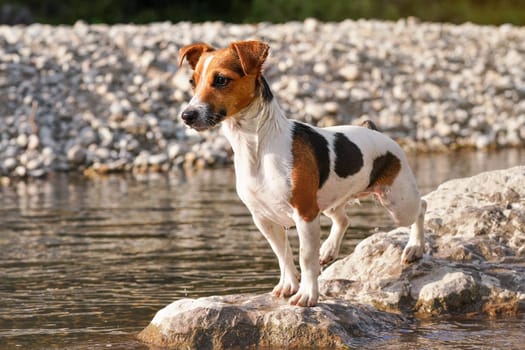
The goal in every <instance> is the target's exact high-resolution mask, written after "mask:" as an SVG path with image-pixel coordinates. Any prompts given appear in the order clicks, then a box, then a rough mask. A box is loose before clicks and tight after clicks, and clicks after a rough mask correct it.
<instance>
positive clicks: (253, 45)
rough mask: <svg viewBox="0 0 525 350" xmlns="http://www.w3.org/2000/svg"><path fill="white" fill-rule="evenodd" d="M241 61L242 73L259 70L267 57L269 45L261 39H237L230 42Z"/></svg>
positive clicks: (257, 71)
mask: <svg viewBox="0 0 525 350" xmlns="http://www.w3.org/2000/svg"><path fill="white" fill-rule="evenodd" d="M230 49H232V50H234V51H235V53H237V56H239V60H240V61H241V66H242V70H243V71H244V74H246V75H249V74H254V73H257V74H258V73H259V72H260V71H261V67H262V65H263V63H264V61H265V60H266V57H268V51H269V49H270V47H269V46H268V44H266V43H263V42H262V41H256V40H252V41H237V42H234V43H231V44H230Z"/></svg>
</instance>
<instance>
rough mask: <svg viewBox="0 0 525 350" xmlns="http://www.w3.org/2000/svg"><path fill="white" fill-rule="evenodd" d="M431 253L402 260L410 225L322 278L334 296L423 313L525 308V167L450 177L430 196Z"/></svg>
mask: <svg viewBox="0 0 525 350" xmlns="http://www.w3.org/2000/svg"><path fill="white" fill-rule="evenodd" d="M425 199H426V201H427V203H428V209H427V214H426V218H425V228H426V237H425V238H426V239H425V241H426V248H425V255H424V256H423V258H422V259H420V260H419V261H416V262H415V263H413V264H411V265H402V264H400V259H401V253H402V251H403V247H404V245H405V244H406V242H407V240H408V229H406V228H400V229H396V230H393V231H391V232H388V233H384V232H382V233H377V234H374V235H372V236H370V237H368V238H366V239H365V240H363V241H362V242H360V243H359V244H358V245H357V247H356V249H355V251H354V252H353V253H352V254H351V255H349V256H348V257H346V258H344V259H342V260H340V261H337V262H335V263H334V264H333V265H331V266H330V267H329V268H328V269H326V270H325V271H324V272H323V274H322V275H321V277H320V285H321V292H322V293H324V294H325V295H327V296H332V297H337V298H343V299H345V300H350V301H354V302H360V303H366V304H371V305H374V306H375V307H377V308H378V309H380V310H385V311H396V312H399V311H401V312H408V313H415V314H416V315H418V316H422V317H429V316H434V315H450V314H461V315H465V314H472V313H475V314H488V315H490V316H495V315H513V314H516V313H518V312H522V311H523V310H524V309H525V167H523V166H521V167H515V168H511V169H507V170H500V171H493V172H487V173H482V174H479V175H477V176H473V177H471V178H467V179H458V180H451V181H448V182H446V183H444V184H442V185H441V186H439V187H438V189H437V190H436V191H434V192H432V193H430V194H428V195H427V196H426V197H425Z"/></svg>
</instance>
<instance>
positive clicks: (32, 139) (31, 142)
mask: <svg viewBox="0 0 525 350" xmlns="http://www.w3.org/2000/svg"><path fill="white" fill-rule="evenodd" d="M39 145H40V139H39V138H38V136H37V135H35V134H31V135H29V138H28V140H27V149H28V150H36V149H37V148H38V146H39Z"/></svg>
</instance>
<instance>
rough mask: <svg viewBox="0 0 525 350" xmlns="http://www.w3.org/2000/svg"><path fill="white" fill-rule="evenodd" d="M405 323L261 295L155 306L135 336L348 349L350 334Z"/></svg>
mask: <svg viewBox="0 0 525 350" xmlns="http://www.w3.org/2000/svg"><path fill="white" fill-rule="evenodd" d="M403 322H406V321H405V320H404V318H403V317H402V316H399V315H395V314H386V313H381V312H378V311H377V310H375V309H374V308H373V307H370V306H367V305H353V304H350V303H347V302H344V301H334V300H327V301H323V302H321V303H320V304H319V305H318V306H317V307H313V308H301V307H295V306H290V305H288V303H287V302H286V301H284V300H283V299H278V298H274V297H272V296H271V295H270V294H264V295H246V294H240V295H232V296H221V297H216V296H214V297H208V298H200V299H182V300H179V301H176V302H174V303H172V304H170V305H168V306H166V307H165V308H164V309H162V310H160V311H159V312H158V313H157V314H156V315H155V317H154V318H153V320H152V321H151V323H150V325H149V326H148V327H146V328H145V329H144V330H143V331H142V332H141V333H140V334H139V339H140V340H142V341H144V342H146V343H150V344H153V345H155V346H169V347H177V348H190V349H232V348H239V349H245V348H259V347H264V348H286V349H350V348H351V345H352V343H353V338H354V337H357V336H360V337H363V336H367V335H370V336H372V335H373V336H377V335H378V334H381V333H383V332H386V331H388V330H392V329H394V328H395V327H398V326H399V325H401V324H402V323H403Z"/></svg>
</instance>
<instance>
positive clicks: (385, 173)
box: [368, 152, 401, 187]
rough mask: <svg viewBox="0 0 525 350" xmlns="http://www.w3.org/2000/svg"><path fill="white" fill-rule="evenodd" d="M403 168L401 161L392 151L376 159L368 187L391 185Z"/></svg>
mask: <svg viewBox="0 0 525 350" xmlns="http://www.w3.org/2000/svg"><path fill="white" fill-rule="evenodd" d="M400 170H401V161H400V160H399V158H398V157H396V156H395V155H393V154H392V153H390V152H387V153H386V154H383V155H382V156H379V157H377V158H376V159H374V164H373V166H372V171H371V172H370V182H369V185H368V187H373V186H376V185H379V186H384V185H388V186H391V185H392V183H393V182H394V180H395V179H396V177H397V174H399V171H400Z"/></svg>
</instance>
